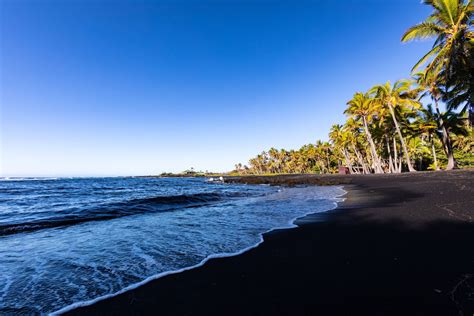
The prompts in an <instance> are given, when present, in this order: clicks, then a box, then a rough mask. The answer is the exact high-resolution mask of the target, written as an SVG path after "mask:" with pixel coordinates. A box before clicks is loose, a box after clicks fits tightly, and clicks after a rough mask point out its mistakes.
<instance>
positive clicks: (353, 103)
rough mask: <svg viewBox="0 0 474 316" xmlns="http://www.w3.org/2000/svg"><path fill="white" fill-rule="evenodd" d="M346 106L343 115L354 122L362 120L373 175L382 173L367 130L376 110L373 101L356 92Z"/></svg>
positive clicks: (367, 96)
mask: <svg viewBox="0 0 474 316" xmlns="http://www.w3.org/2000/svg"><path fill="white" fill-rule="evenodd" d="M347 105H349V107H348V108H347V109H346V110H345V111H344V113H346V114H349V115H350V116H351V117H353V118H354V119H355V120H362V123H363V127H364V131H365V135H366V137H367V141H368V142H369V145H370V150H371V155H372V161H373V163H374V169H375V173H383V169H382V164H381V162H380V157H379V155H378V154H377V149H376V147H375V143H374V140H373V138H372V133H371V132H370V130H369V123H370V122H371V121H372V118H373V117H374V116H375V115H376V114H377V108H376V106H374V105H375V104H374V102H373V99H371V98H370V96H369V95H368V94H364V93H361V92H357V93H355V94H354V97H353V98H352V99H351V100H349V101H348V102H347Z"/></svg>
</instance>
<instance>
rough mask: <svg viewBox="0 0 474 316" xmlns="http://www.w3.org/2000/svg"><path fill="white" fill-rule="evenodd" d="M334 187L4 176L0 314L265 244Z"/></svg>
mask: <svg viewBox="0 0 474 316" xmlns="http://www.w3.org/2000/svg"><path fill="white" fill-rule="evenodd" d="M342 193H343V191H342V190H341V189H340V188H338V187H307V188H278V187H269V186H248V185H236V184H220V183H209V182H206V181H205V179H192V178H186V179H183V178H169V179H158V178H74V179H63V178H61V179H24V178H22V179H5V178H3V179H0V313H13V314H24V313H33V314H41V313H50V312H54V311H58V310H61V309H63V310H64V308H70V307H71V305H72V306H75V305H80V304H84V302H88V301H89V302H90V301H93V300H94V299H98V298H101V297H104V296H107V295H113V294H115V293H117V292H119V291H124V290H126V289H128V288H132V287H134V286H137V285H139V284H141V283H143V282H146V281H147V280H149V279H152V278H156V277H159V276H161V275H163V274H166V273H167V272H169V271H176V270H180V269H185V268H187V267H192V266H195V265H198V264H200V263H202V262H203V260H205V259H206V258H208V257H210V256H211V257H212V256H220V255H230V254H235V253H238V252H241V251H243V250H245V249H248V248H249V247H253V246H255V245H257V244H258V243H260V242H261V240H262V238H261V234H262V233H264V232H266V231H269V230H271V229H273V228H283V227H291V226H292V221H293V220H294V219H295V218H297V217H301V216H303V215H306V214H308V213H313V212H321V211H326V210H329V209H332V208H334V207H335V201H336V200H337V196H340V195H341V194H342Z"/></svg>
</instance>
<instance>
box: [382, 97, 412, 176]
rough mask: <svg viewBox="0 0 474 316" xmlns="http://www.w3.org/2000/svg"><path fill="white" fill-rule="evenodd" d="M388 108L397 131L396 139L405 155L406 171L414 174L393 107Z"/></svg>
mask: <svg viewBox="0 0 474 316" xmlns="http://www.w3.org/2000/svg"><path fill="white" fill-rule="evenodd" d="M388 108H389V109H390V114H391V115H392V119H393V123H394V124H395V129H396V130H397V134H398V137H400V143H401V144H402V149H403V153H404V154H405V160H406V162H407V166H408V171H410V172H415V171H416V170H415V168H413V166H412V164H411V161H410V155H409V154H408V149H407V145H406V144H405V140H404V139H403V135H402V132H401V131H400V126H398V121H397V118H396V117H395V111H394V110H393V107H392V105H391V104H389V105H388Z"/></svg>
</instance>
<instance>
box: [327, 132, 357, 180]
mask: <svg viewBox="0 0 474 316" xmlns="http://www.w3.org/2000/svg"><path fill="white" fill-rule="evenodd" d="M348 134H349V133H347V131H344V130H343V126H342V125H340V124H334V125H333V126H332V127H331V131H330V132H329V139H330V140H331V142H332V143H333V146H334V147H335V148H336V149H338V150H339V151H340V153H341V154H342V156H343V157H344V160H345V161H346V165H347V167H348V168H349V170H350V171H351V173H353V172H354V168H353V167H352V163H351V159H350V156H349V152H348V150H347V144H348V136H349V135H348Z"/></svg>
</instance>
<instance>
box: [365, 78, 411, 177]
mask: <svg viewBox="0 0 474 316" xmlns="http://www.w3.org/2000/svg"><path fill="white" fill-rule="evenodd" d="M411 85H412V83H411V81H409V80H398V81H396V82H395V83H394V84H393V86H392V85H391V84H390V81H388V82H386V83H385V84H383V85H376V86H374V87H373V88H372V89H371V90H370V93H373V94H374V95H375V103H377V104H379V105H380V106H381V107H387V108H388V110H389V112H390V115H391V116H392V120H393V123H394V125H395V129H396V131H397V134H398V137H399V138H400V143H401V145H402V149H403V153H404V154H405V160H406V164H407V166H408V170H409V171H410V172H414V171H416V170H415V168H413V166H412V164H411V160H410V155H409V153H408V148H407V145H406V143H405V140H404V138H403V135H402V132H401V130H400V125H399V122H398V120H397V117H396V115H395V109H396V108H402V109H403V108H408V109H410V108H418V107H420V102H419V101H416V100H414V98H413V97H414V96H415V95H416V94H417V91H415V90H412V89H411Z"/></svg>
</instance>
